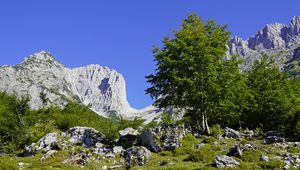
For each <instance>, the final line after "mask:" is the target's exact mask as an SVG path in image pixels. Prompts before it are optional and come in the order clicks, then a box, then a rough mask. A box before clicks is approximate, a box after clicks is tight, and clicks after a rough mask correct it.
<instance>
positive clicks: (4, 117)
mask: <svg viewBox="0 0 300 170" xmlns="http://www.w3.org/2000/svg"><path fill="white" fill-rule="evenodd" d="M143 122H144V120H141V119H138V118H136V119H135V120H132V121H131V120H125V119H118V120H117V119H116V120H110V119H107V118H104V117H101V116H99V115H97V114H96V113H95V112H93V111H91V110H90V109H88V108H87V107H85V106H83V105H80V104H77V103H69V104H68V105H67V106H66V107H65V108H64V109H61V108H59V107H50V108H47V109H40V110H30V109H29V106H28V99H27V98H21V99H18V98H17V97H16V96H10V95H7V94H5V93H0V124H1V126H0V152H4V153H12V154H21V153H22V152H23V150H24V148H25V146H26V145H29V144H31V143H33V142H36V141H37V140H38V139H40V138H41V137H43V136H44V135H45V134H47V133H50V132H60V131H66V130H68V129H69V128H71V127H74V126H86V127H93V128H95V129H96V130H98V131H100V132H102V133H103V134H105V135H106V137H108V138H109V139H111V140H114V139H116V138H118V135H119V134H118V131H119V130H122V129H125V128H126V127H132V128H135V129H138V127H139V126H141V125H142V124H143Z"/></svg>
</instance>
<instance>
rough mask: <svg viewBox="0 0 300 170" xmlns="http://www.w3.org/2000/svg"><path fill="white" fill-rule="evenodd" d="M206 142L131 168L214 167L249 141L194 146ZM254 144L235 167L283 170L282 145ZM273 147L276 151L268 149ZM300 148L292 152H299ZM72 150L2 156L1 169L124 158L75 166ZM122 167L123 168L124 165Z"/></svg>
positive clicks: (38, 169)
mask: <svg viewBox="0 0 300 170" xmlns="http://www.w3.org/2000/svg"><path fill="white" fill-rule="evenodd" d="M202 142H203V138H195V137H193V136H191V135H188V136H186V137H185V138H183V139H182V147H180V148H179V149H177V150H175V151H162V152H160V153H152V156H151V159H150V160H149V161H148V162H147V163H146V164H145V165H144V166H136V167H132V168H131V169H132V170H138V169H141V170H193V169H194V170H200V169H201V170H202V169H203V170H206V169H207V170H214V169H217V168H215V167H213V165H212V161H213V160H214V158H215V157H216V156H217V155H226V154H227V153H228V151H229V149H230V148H231V147H232V146H233V145H234V144H235V143H236V142H242V143H247V142H248V141H247V140H242V141H237V140H235V139H222V140H215V141H214V143H206V144H205V145H204V146H203V147H201V148H200V149H195V148H194V147H193V145H195V144H199V143H202ZM250 142H252V143H254V144H255V145H256V146H257V147H258V149H257V150H255V151H244V152H243V156H242V157H241V158H234V159H236V160H238V161H239V162H240V163H241V165H240V166H239V167H237V168H235V169H237V170H239V169H241V170H253V169H262V170H263V169H280V168H281V169H282V167H283V161H278V160H276V159H275V156H276V155H277V154H278V153H280V152H281V151H282V149H281V148H278V147H275V146H271V145H263V144H261V140H259V139H256V140H252V141H250ZM271 148H272V150H273V152H272V153H271V152H269V150H270V149H271ZM298 149H299V147H296V148H295V150H290V151H291V152H292V151H293V152H295V153H299V152H298ZM260 154H264V155H267V156H269V158H270V162H261V161H260ZM68 156H69V153H68V152H67V151H59V152H58V153H56V154H55V157H54V158H49V159H46V160H44V161H40V158H41V157H42V154H38V155H35V156H33V157H25V158H23V157H0V169H1V170H15V169H16V170H18V169H19V166H18V163H19V162H23V163H25V164H26V163H27V164H28V165H27V166H24V170H29V169H30V170H31V169H33V170H44V169H45V170H48V169H50V170H51V169H63V170H79V169H80V170H81V169H83V170H101V169H102V167H104V166H107V167H109V166H112V165H113V164H114V163H115V162H119V161H121V160H122V159H121V158H120V157H116V158H114V159H102V158H100V159H97V158H96V156H95V155H94V157H95V158H96V159H95V160H92V159H91V160H90V161H89V162H88V164H87V165H85V166H84V167H81V166H76V165H68V164H64V163H63V161H64V160H65V159H67V158H68ZM121 170H122V168H121Z"/></svg>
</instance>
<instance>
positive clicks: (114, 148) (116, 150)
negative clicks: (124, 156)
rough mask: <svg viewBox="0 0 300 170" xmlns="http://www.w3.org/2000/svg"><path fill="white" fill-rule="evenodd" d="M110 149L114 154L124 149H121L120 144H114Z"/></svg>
mask: <svg viewBox="0 0 300 170" xmlns="http://www.w3.org/2000/svg"><path fill="white" fill-rule="evenodd" d="M112 150H113V153H114V154H120V153H122V152H123V151H124V149H123V147H122V146H115V147H113V149H112Z"/></svg>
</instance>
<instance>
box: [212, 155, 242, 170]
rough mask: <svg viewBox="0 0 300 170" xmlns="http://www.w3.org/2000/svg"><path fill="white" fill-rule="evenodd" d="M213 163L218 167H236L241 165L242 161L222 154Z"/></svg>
mask: <svg viewBox="0 0 300 170" xmlns="http://www.w3.org/2000/svg"><path fill="white" fill-rule="evenodd" d="M213 165H214V166H215V167H217V168H234V167H236V166H239V165H240V163H239V162H238V161H237V160H235V159H233V158H231V157H229V156H226V155H221V156H217V157H216V158H215V159H214V161H213Z"/></svg>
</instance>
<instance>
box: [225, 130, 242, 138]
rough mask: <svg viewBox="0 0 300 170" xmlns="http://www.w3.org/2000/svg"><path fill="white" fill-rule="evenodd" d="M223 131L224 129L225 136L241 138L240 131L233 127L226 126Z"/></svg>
mask: <svg viewBox="0 0 300 170" xmlns="http://www.w3.org/2000/svg"><path fill="white" fill-rule="evenodd" d="M224 131H225V133H224V136H225V137H227V138H236V139H237V138H241V134H240V132H238V131H236V130H234V129H231V128H228V127H226V128H225V130H224Z"/></svg>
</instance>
